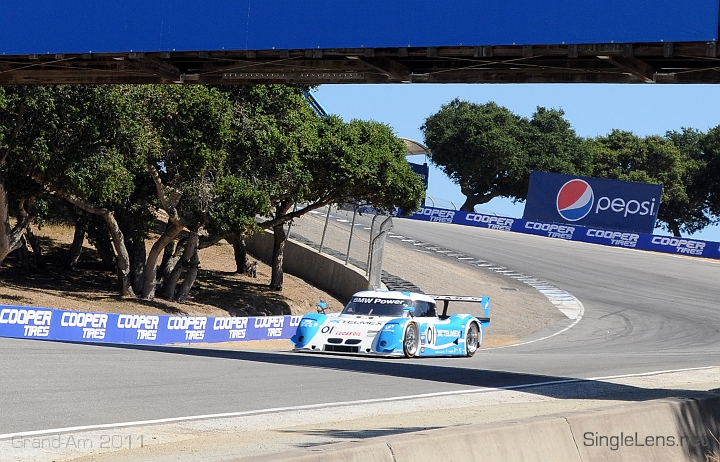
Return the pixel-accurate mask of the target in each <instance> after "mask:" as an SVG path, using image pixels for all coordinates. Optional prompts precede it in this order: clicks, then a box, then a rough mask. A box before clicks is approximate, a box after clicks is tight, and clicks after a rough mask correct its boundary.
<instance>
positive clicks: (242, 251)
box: [228, 234, 247, 274]
mask: <svg viewBox="0 0 720 462" xmlns="http://www.w3.org/2000/svg"><path fill="white" fill-rule="evenodd" d="M228 239H229V240H230V243H231V244H232V246H233V252H234V254H235V266H236V267H237V269H236V270H235V272H236V273H240V274H243V273H245V265H246V264H247V245H246V244H245V239H241V238H240V236H238V235H237V234H232V235H231V236H229V237H228Z"/></svg>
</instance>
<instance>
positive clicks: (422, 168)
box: [408, 162, 430, 191]
mask: <svg viewBox="0 0 720 462" xmlns="http://www.w3.org/2000/svg"><path fill="white" fill-rule="evenodd" d="M408 164H410V168H411V169H412V171H413V172H415V174H416V175H417V176H419V177H420V179H421V180H422V182H423V184H424V185H425V190H426V191H427V188H428V180H429V178H430V167H428V164H414V163H412V162H408Z"/></svg>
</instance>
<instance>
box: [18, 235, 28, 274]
mask: <svg viewBox="0 0 720 462" xmlns="http://www.w3.org/2000/svg"><path fill="white" fill-rule="evenodd" d="M16 250H17V253H18V263H20V266H21V267H22V269H24V270H25V271H31V270H32V265H31V264H30V252H28V249H27V240H26V239H25V235H23V236H22V237H21V238H20V245H19V246H18V248H17V249H16Z"/></svg>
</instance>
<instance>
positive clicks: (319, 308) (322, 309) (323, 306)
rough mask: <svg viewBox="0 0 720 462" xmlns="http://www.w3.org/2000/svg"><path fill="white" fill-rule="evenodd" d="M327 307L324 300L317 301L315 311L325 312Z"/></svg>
mask: <svg viewBox="0 0 720 462" xmlns="http://www.w3.org/2000/svg"><path fill="white" fill-rule="evenodd" d="M326 309H327V303H325V302H318V304H317V311H318V313H322V314H325V310H326Z"/></svg>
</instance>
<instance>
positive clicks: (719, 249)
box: [399, 207, 720, 259]
mask: <svg viewBox="0 0 720 462" xmlns="http://www.w3.org/2000/svg"><path fill="white" fill-rule="evenodd" d="M399 218H409V219H412V220H422V221H434V222H439V223H452V224H456V225H465V226H476V227H479V228H487V229H499V230H503V231H513V232H516V233H523V234H534V235H536V236H545V237H552V238H556V239H566V240H569V241H580V242H589V243H591V244H601V245H608V246H615V247H630V248H634V249H640V250H652V251H655V252H664V253H675V254H682V255H691V256H696V257H705V258H714V259H720V243H717V242H711V241H702V240H698V239H688V238H682V237H672V236H656V235H653V234H645V233H636V232H632V231H618V230H613V229H602V228H599V227H589V226H579V225H570V224H565V223H549V222H544V221H537V220H525V219H520V218H508V217H499V216H496V215H487V214H483V213H474V212H461V211H459V210H447V209H440V208H435V207H422V208H421V209H420V210H418V211H417V212H415V213H413V214H412V215H410V216H407V217H403V216H400V217H399Z"/></svg>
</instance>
